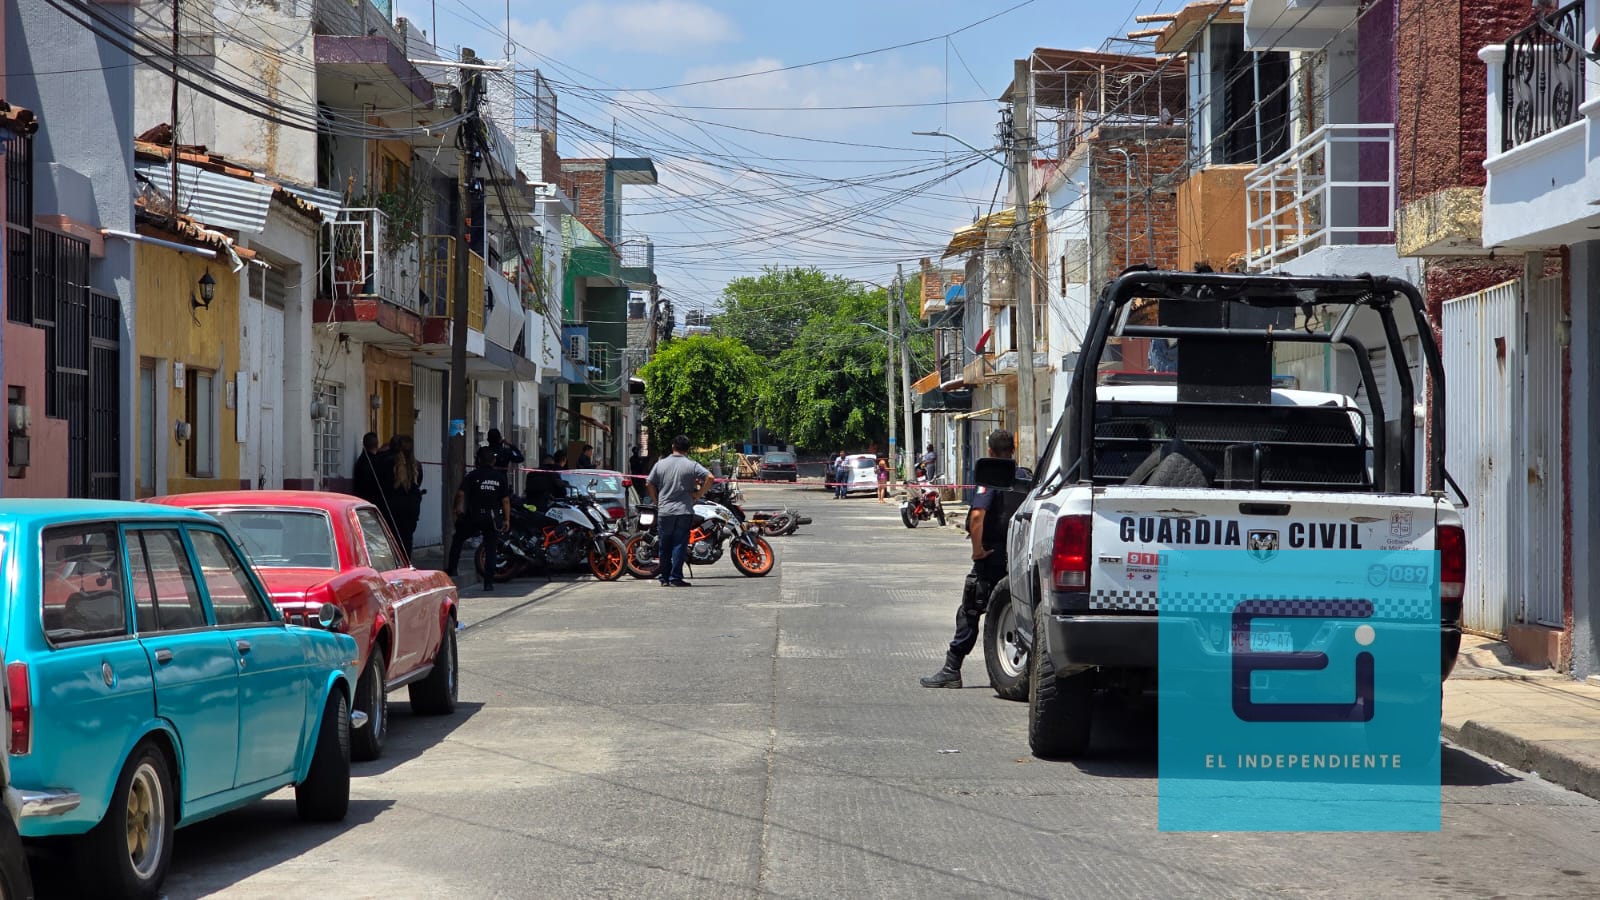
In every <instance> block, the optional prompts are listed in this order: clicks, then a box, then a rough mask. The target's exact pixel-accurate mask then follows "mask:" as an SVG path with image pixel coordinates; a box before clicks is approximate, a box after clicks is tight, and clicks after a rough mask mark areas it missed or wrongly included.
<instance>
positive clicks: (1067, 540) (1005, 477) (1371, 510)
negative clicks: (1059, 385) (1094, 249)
mask: <svg viewBox="0 0 1600 900" xmlns="http://www.w3.org/2000/svg"><path fill="white" fill-rule="evenodd" d="M1363 336H1365V337H1367V338H1368V339H1373V338H1376V339H1377V340H1382V341H1383V343H1384V345H1385V346H1386V347H1387V360H1389V361H1396V362H1398V361H1403V360H1404V359H1405V355H1406V348H1407V347H1408V346H1409V347H1413V348H1417V349H1419V350H1420V352H1421V355H1422V357H1423V359H1422V360H1421V361H1422V362H1423V363H1424V364H1425V367H1426V370H1427V372H1428V377H1429V379H1430V381H1431V384H1432V405H1431V407H1430V408H1429V412H1428V413H1427V415H1428V416H1429V417H1430V428H1429V432H1430V433H1431V434H1432V435H1433V436H1434V440H1433V443H1432V445H1431V446H1430V447H1428V448H1427V450H1426V451H1425V455H1426V459H1425V460H1423V461H1422V463H1423V464H1422V465H1417V456H1418V454H1419V453H1423V452H1424V451H1423V450H1422V449H1421V448H1419V447H1418V446H1417V443H1418V439H1417V437H1416V434H1417V421H1416V419H1417V416H1418V414H1419V413H1418V409H1419V404H1418V403H1417V401H1418V399H1419V397H1420V395H1421V386H1420V385H1418V384H1415V383H1413V378H1412V374H1411V370H1410V368H1409V367H1408V366H1406V365H1404V364H1396V365H1393V366H1390V367H1387V369H1386V372H1385V373H1384V374H1385V375H1386V378H1385V381H1392V382H1398V384H1397V388H1398V390H1397V391H1395V390H1394V388H1395V387H1396V385H1394V384H1389V385H1385V384H1384V383H1383V382H1381V381H1380V380H1379V373H1378V372H1377V371H1375V369H1374V366H1373V361H1374V360H1382V359H1383V357H1382V356H1380V355H1379V354H1377V353H1373V352H1372V351H1370V350H1369V348H1368V342H1367V341H1365V340H1363V339H1362V337H1363ZM1373 342H1374V343H1376V340H1374V341H1373ZM1306 344H1321V345H1323V346H1324V347H1325V348H1326V350H1325V353H1326V354H1327V357H1326V359H1327V361H1328V364H1327V365H1326V371H1328V372H1330V373H1332V372H1333V371H1334V370H1335V367H1334V365H1333V364H1332V361H1333V360H1334V359H1335V357H1336V356H1337V358H1338V360H1339V361H1340V364H1341V365H1342V367H1343V369H1344V371H1345V372H1347V373H1348V380H1349V381H1350V382H1352V383H1351V384H1348V385H1346V384H1339V385H1337V386H1338V387H1341V388H1345V389H1346V391H1347V392H1329V391H1302V390H1293V389H1286V388H1282V387H1277V386H1275V380H1274V370H1275V369H1279V368H1282V367H1283V366H1282V364H1281V363H1280V359H1281V358H1283V357H1292V358H1295V359H1304V358H1307V356H1308V354H1307V353H1306V352H1305V351H1306V350H1307V348H1306V347H1305V345H1306ZM1149 360H1154V361H1155V362H1153V363H1152V362H1150V361H1149ZM1319 366H1321V364H1320V363H1319ZM1334 380H1336V379H1334ZM1276 383H1281V380H1280V381H1278V382H1276ZM1443 391H1444V378H1443V371H1442V365H1441V362H1440V357H1439V351H1438V348H1437V345H1436V344H1435V343H1434V340H1433V333H1432V330H1431V328H1430V327H1429V325H1428V322H1427V317H1426V312H1425V310H1424V307H1423V304H1422V299H1421V297H1420V295H1419V294H1418V293H1417V291H1416V289H1415V288H1414V287H1412V286H1411V285H1410V284H1407V283H1405V282H1403V281H1400V280H1397V279H1388V278H1381V277H1370V276H1359V277H1348V278H1344V277H1317V278H1306V277H1285V276H1260V275H1224V274H1211V273H1204V274H1201V273H1194V274H1191V273H1179V272H1158V271H1129V272H1127V273H1124V274H1123V275H1122V276H1121V277H1119V278H1118V279H1116V280H1115V281H1113V282H1112V283H1111V284H1109V285H1108V286H1107V287H1106V288H1105V289H1104V291H1102V293H1101V295H1100V297H1099V299H1098V301H1097V303H1096V306H1095V309H1094V314H1093V316H1092V319H1091V322H1090V326H1089V333H1088V336H1087V337H1086V339H1085V342H1084V347H1083V352H1082V353H1081V354H1080V358H1079V362H1078V365H1077V368H1076V370H1075V372H1074V374H1073V377H1072V384H1071V389H1070V393H1069V400H1068V404H1067V407H1066V410H1065V412H1064V414H1063V415H1062V417H1061V420H1060V421H1059V422H1058V423H1057V424H1056V427H1055V428H1054V430H1053V432H1052V434H1051V435H1050V438H1049V440H1048V443H1047V444H1046V446H1045V448H1044V450H1043V452H1042V453H1041V455H1040V458H1039V461H1038V464H1037V465H1036V466H1035V467H1034V468H1033V470H1032V477H1031V478H1029V477H1027V476H1026V475H1022V476H1021V477H1018V474H1017V473H1020V472H1021V470H1018V469H1017V468H1016V466H1015V464H1014V463H1012V462H1011V461H1009V460H997V459H986V460H980V461H979V463H978V467H977V470H978V471H977V480H978V481H979V482H980V483H983V484H988V485H990V486H993V487H1009V488H1011V489H1013V490H1023V491H1026V492H1027V495H1026V497H1025V499H1023V501H1022V502H1021V505H1020V507H1019V508H1018V510H1017V512H1016V513H1015V514H1014V516H1013V519H1012V523H1011V527H1010V533H1009V567H1010V568H1009V573H1008V577H1007V580H1006V582H1004V583H1003V584H1001V585H999V586H997V587H996V589H995V591H994V593H993V595H992V596H991V599H990V603H989V609H988V615H987V622H986V627H985V634H984V651H985V656H986V657H987V660H988V669H989V675H990V681H991V684H992V685H993V687H994V689H995V691H996V692H997V693H998V694H1000V695H1001V696H1002V697H1006V698H1008V699H1014V700H1021V699H1024V698H1026V699H1027V701H1028V706H1029V727H1028V739H1029V744H1030V746H1031V749H1032V750H1033V752H1034V753H1035V754H1036V755H1040V756H1045V757H1071V756H1076V755H1079V754H1082V753H1083V752H1085V750H1086V749H1087V747H1088V743H1089V736H1090V731H1091V725H1092V720H1093V712H1094V703H1093V700H1094V698H1095V696H1096V694H1097V693H1111V694H1113V695H1115V696H1121V697H1132V696H1136V695H1143V694H1145V693H1146V692H1148V691H1150V690H1152V689H1154V688H1156V687H1157V685H1156V671H1157V667H1158V645H1159V641H1158V638H1157V635H1158V621H1157V618H1158V617H1157V612H1158V602H1157V598H1158V590H1159V589H1158V585H1159V584H1160V580H1161V572H1162V568H1161V567H1162V565H1163V562H1164V559H1165V557H1164V554H1168V553H1171V552H1173V551H1185V550H1191V549H1205V548H1237V549H1239V550H1241V551H1245V552H1247V553H1248V554H1249V555H1250V556H1252V557H1254V558H1260V559H1266V558H1269V557H1270V556H1272V555H1275V554H1277V553H1278V552H1280V551H1285V550H1426V551H1434V550H1437V551H1438V552H1439V565H1438V568H1437V569H1436V570H1435V569H1434V568H1433V567H1432V566H1429V567H1427V568H1426V569H1425V570H1421V575H1420V576H1418V577H1423V578H1427V579H1437V580H1438V582H1439V584H1438V596H1439V601H1440V602H1439V605H1438V608H1439V610H1440V613H1441V615H1440V621H1439V623H1438V624H1439V632H1440V660H1439V665H1440V675H1441V677H1445V676H1448V674H1449V672H1450V669H1451V667H1452V666H1453V665H1454V663H1455V658H1456V655H1457V652H1458V650H1459V648H1460V642H1461V630H1460V615H1461V596H1462V588H1463V584H1464V579H1465V569H1466V545H1465V539H1464V536H1463V533H1462V529H1461V521H1460V517H1459V515H1458V514H1457V512H1456V508H1455V506H1453V505H1452V504H1451V502H1450V501H1449V500H1448V499H1446V497H1445V484H1446V480H1447V478H1448V476H1447V475H1446V473H1445V471H1444V447H1443V446H1442V437H1443V435H1444V433H1445V429H1444V418H1443V416H1444V393H1443ZM1386 393H1389V394H1390V396H1391V397H1392V396H1393V394H1394V393H1397V394H1398V403H1393V401H1392V400H1391V404H1392V405H1393V406H1395V407H1397V408H1395V409H1393V410H1390V409H1387V408H1386V407H1385V404H1384V400H1385V399H1386V398H1385V394H1386ZM1358 397H1365V398H1367V399H1366V401H1365V402H1360V401H1358V400H1357V399H1356V398H1358ZM1419 476H1420V478H1419ZM1419 480H1421V481H1422V482H1423V484H1422V485H1421V486H1419V485H1418V484H1417V482H1418V481H1419ZM1429 559H1432V557H1431V556H1430V557H1429ZM1258 571H1259V570H1258ZM1240 577H1242V578H1249V577H1252V572H1250V571H1242V572H1240ZM1255 577H1258V578H1259V577H1261V576H1260V575H1259V574H1256V575H1255ZM1401 577H1409V576H1405V575H1404V573H1401Z"/></svg>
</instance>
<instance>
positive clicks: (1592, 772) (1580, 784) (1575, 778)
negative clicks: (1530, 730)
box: [1440, 719, 1600, 800]
mask: <svg viewBox="0 0 1600 900" xmlns="http://www.w3.org/2000/svg"><path fill="white" fill-rule="evenodd" d="M1440 731H1441V732H1442V733H1443V734H1444V736H1445V737H1446V738H1449V739H1450V740H1451V741H1452V742H1454V743H1456V744H1459V745H1461V746H1462V747H1465V748H1466V749H1468V750H1471V751H1473V752H1474V753H1481V754H1483V755H1484V756H1487V757H1489V758H1490V759H1493V760H1495V761H1497V762H1500V763H1504V764H1505V765H1507V766H1510V767H1511V768H1513V769H1519V770H1521V771H1523V772H1531V773H1534V774H1537V775H1538V776H1539V778H1541V779H1543V780H1544V781H1548V782H1550V783H1551V784H1557V785H1560V786H1561V787H1564V788H1567V789H1568V790H1573V791H1577V792H1578V793H1580V794H1585V795H1587V796H1589V797H1592V798H1594V799H1596V800H1600V766H1597V765H1595V763H1594V762H1593V761H1592V760H1587V759H1582V758H1579V757H1575V756H1573V755H1571V754H1568V753H1565V752H1563V751H1561V750H1560V749H1558V748H1556V747H1552V746H1550V745H1549V743H1548V742H1545V741H1531V740H1528V739H1527V738H1524V737H1519V736H1518V735H1516V734H1513V733H1511V732H1510V731H1507V730H1505V729H1503V728H1498V727H1496V726H1493V725H1485V724H1483V723H1481V722H1478V721H1476V720H1473V719H1468V720H1467V721H1465V722H1462V723H1461V724H1460V725H1459V726H1455V725H1449V724H1441V726H1440Z"/></svg>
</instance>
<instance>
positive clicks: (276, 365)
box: [254, 304, 283, 490]
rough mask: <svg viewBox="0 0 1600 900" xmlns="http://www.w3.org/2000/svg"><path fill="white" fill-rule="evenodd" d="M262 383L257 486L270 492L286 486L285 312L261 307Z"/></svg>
mask: <svg viewBox="0 0 1600 900" xmlns="http://www.w3.org/2000/svg"><path fill="white" fill-rule="evenodd" d="M260 334H261V346H260V350H259V353H260V357H259V358H260V360H261V366H260V368H261V380H260V381H259V382H257V383H256V384H255V386H254V392H255V394H256V397H257V401H258V403H259V406H258V407H257V408H258V409H259V410H260V412H259V417H258V419H257V422H258V424H259V427H258V428H257V429H256V434H255V438H256V447H257V452H259V453H260V454H261V462H260V469H259V471H258V472H256V473H255V474H256V477H257V479H258V481H257V483H258V484H259V485H260V486H261V487H263V488H266V489H267V490H275V489H277V488H281V487H283V310H282V309H279V308H278V307H276V306H273V305H271V304H263V305H262V307H261V331H260Z"/></svg>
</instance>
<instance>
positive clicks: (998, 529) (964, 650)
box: [922, 429, 1022, 688]
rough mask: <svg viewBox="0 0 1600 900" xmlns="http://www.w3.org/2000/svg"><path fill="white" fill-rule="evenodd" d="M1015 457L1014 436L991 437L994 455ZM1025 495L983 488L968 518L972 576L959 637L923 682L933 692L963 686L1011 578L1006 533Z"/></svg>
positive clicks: (963, 594) (963, 595)
mask: <svg viewBox="0 0 1600 900" xmlns="http://www.w3.org/2000/svg"><path fill="white" fill-rule="evenodd" d="M1015 453H1016V445H1015V443H1014V442H1013V441H1012V438H1011V432H1009V431H1005V430H1003V429H1002V430H999V431H996V432H994V433H993V434H991V435H989V455H990V456H998V457H1001V458H1003V459H1011V458H1012V456H1013V455H1014V454H1015ZM1021 502H1022V494H1019V493H1017V492H1016V491H1001V490H995V489H994V488H991V487H980V488H978V490H977V493H976V494H975V495H974V496H973V498H972V508H971V510H970V511H969V512H968V513H967V536H968V537H969V538H970V539H971V540H972V571H971V572H969V573H967V580H966V584H965V585H964V586H963V588H962V592H961V606H960V607H959V608H957V609H956V635H955V637H954V638H953V639H952V640H951V641H950V649H949V650H947V651H946V652H945V655H944V668H942V669H940V670H939V671H937V672H935V673H933V674H932V675H926V676H924V677H923V678H922V686H923V687H929V688H958V687H961V662H962V660H964V659H966V658H967V654H968V653H971V652H972V648H973V647H975V646H977V644H978V622H979V620H980V619H981V618H982V616H983V614H984V612H985V611H986V610H987V609H988V608H989V592H990V591H993V590H994V586H995V585H996V584H999V583H1000V582H1001V581H1002V580H1003V579H1004V578H1005V577H1006V528H1007V526H1008V525H1010V523H1011V514H1012V513H1014V512H1016V511H1017V507H1018V506H1019V505H1021Z"/></svg>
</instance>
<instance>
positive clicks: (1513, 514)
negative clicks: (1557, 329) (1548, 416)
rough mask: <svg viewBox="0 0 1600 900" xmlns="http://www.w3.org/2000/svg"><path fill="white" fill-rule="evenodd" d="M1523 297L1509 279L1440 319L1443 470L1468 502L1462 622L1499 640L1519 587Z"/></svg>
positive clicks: (1453, 304) (1451, 303)
mask: <svg viewBox="0 0 1600 900" xmlns="http://www.w3.org/2000/svg"><path fill="white" fill-rule="evenodd" d="M1521 294H1522V291H1521V290H1520V289H1519V282H1516V281H1509V282H1506V283H1505V284H1500V285H1496V286H1494V287H1492V288H1488V289H1486V290H1482V291H1479V292H1477V293H1475V294H1468V295H1466V296H1465V297H1457V298H1456V299H1454V300H1446V301H1445V303H1444V310H1443V314H1442V315H1441V317H1440V326H1441V331H1442V333H1443V334H1442V337H1443V343H1444V348H1443V349H1444V370H1445V441H1446V443H1445V467H1446V468H1447V469H1448V470H1449V472H1450V474H1451V475H1452V476H1453V477H1454V478H1455V480H1456V483H1457V484H1459V485H1460V486H1461V490H1462V491H1463V492H1465V494H1466V498H1467V501H1468V503H1469V504H1470V505H1469V506H1468V508H1466V509H1464V510H1462V511H1461V522H1462V526H1463V527H1464V529H1465V531H1466V535H1467V559H1468V560H1469V563H1468V565H1469V569H1468V570H1467V592H1466V596H1465V597H1464V598H1463V601H1462V622H1463V624H1464V625H1465V626H1466V627H1467V628H1469V629H1471V630H1473V631H1477V632H1481V633H1484V634H1489V635H1495V636H1499V635H1504V634H1505V631H1506V625H1507V624H1508V623H1509V621H1510V617H1509V616H1508V615H1507V611H1508V609H1509V608H1510V605H1509V604H1508V603H1507V599H1508V596H1507V595H1508V594H1512V593H1514V592H1515V591H1517V588H1516V587H1514V586H1516V585H1520V584H1521V575H1520V572H1519V569H1520V568H1521V566H1519V565H1518V564H1517V558H1518V553H1520V552H1521V538H1520V537H1519V536H1518V535H1519V534H1520V530H1521V529H1520V521H1521V513H1522V493H1521V491H1520V488H1519V486H1518V481H1519V479H1520V477H1521V471H1520V470H1521V468H1522V457H1521V453H1520V451H1519V447H1518V444H1519V441H1518V440H1517V434H1518V432H1519V430H1520V424H1521V423H1520V421H1519V417H1518V415H1517V407H1518V406H1519V405H1520V402H1519V401H1520V399H1521V393H1522V383H1521V372H1520V369H1521V367H1522V352H1521V348H1520V346H1519V345H1520V341H1519V337H1520V331H1521V328H1520V325H1521V321H1522V314H1521V309H1520V307H1519V301H1520V299H1521ZM1513 543H1515V544H1516V547H1517V552H1516V553H1513V552H1512V545H1513Z"/></svg>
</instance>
